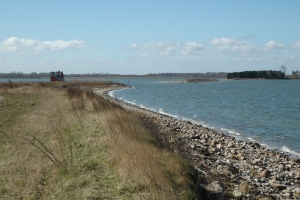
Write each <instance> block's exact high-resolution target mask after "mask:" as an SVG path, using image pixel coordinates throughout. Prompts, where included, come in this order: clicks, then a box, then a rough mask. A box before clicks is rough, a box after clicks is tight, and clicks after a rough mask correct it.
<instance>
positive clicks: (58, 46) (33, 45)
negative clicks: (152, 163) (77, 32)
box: [0, 37, 87, 54]
mask: <svg viewBox="0 0 300 200" xmlns="http://www.w3.org/2000/svg"><path fill="white" fill-rule="evenodd" d="M86 47H87V45H86V43H85V41H83V40H71V41H63V40H54V41H38V40H33V39H24V38H17V37H10V38H8V39H6V40H4V41H3V42H0V52H6V53H18V54H21V53H27V52H28V51H29V50H30V49H33V50H34V51H43V50H62V49H82V48H86Z"/></svg>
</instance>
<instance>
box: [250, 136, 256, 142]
mask: <svg viewBox="0 0 300 200" xmlns="http://www.w3.org/2000/svg"><path fill="white" fill-rule="evenodd" d="M248 139H249V140H250V141H251V142H255V141H256V140H254V139H253V138H252V137H248Z"/></svg>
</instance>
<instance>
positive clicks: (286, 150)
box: [281, 146, 300, 157]
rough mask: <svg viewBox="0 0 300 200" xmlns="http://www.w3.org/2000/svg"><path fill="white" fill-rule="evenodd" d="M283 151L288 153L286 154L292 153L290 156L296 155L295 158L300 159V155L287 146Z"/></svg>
mask: <svg viewBox="0 0 300 200" xmlns="http://www.w3.org/2000/svg"><path fill="white" fill-rule="evenodd" d="M281 149H282V151H284V152H286V153H290V154H292V155H295V156H298V157H300V153H297V152H295V151H293V150H291V149H289V148H287V147H286V146H283V147H282V148H281Z"/></svg>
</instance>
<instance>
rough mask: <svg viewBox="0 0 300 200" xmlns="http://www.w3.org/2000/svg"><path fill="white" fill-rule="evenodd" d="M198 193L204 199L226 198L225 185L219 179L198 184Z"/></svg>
mask: <svg viewBox="0 0 300 200" xmlns="http://www.w3.org/2000/svg"><path fill="white" fill-rule="evenodd" d="M197 189H198V193H199V194H201V196H202V199H212V200H224V197H223V195H224V185H223V184H222V183H220V182H218V181H213V182H212V183H210V184H208V185H202V184H200V185H198V186H197Z"/></svg>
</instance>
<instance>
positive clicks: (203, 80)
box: [182, 78, 219, 83]
mask: <svg viewBox="0 0 300 200" xmlns="http://www.w3.org/2000/svg"><path fill="white" fill-rule="evenodd" d="M217 81H219V80H218V79H213V78H199V79H186V80H183V81H182V83H205V82H217Z"/></svg>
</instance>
